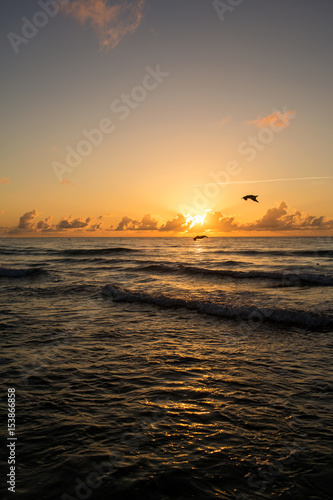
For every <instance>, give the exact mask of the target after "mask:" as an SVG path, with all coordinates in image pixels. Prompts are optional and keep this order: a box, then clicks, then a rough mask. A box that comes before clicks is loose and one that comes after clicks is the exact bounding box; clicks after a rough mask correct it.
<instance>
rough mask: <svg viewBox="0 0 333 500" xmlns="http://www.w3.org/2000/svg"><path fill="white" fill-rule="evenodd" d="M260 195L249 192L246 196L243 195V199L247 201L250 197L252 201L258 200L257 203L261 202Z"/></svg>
mask: <svg viewBox="0 0 333 500" xmlns="http://www.w3.org/2000/svg"><path fill="white" fill-rule="evenodd" d="M258 196H259V195H258V194H247V195H246V196H243V198H242V200H245V201H247V200H248V199H250V200H252V201H256V202H257V203H259V201H258V200H257V197H258Z"/></svg>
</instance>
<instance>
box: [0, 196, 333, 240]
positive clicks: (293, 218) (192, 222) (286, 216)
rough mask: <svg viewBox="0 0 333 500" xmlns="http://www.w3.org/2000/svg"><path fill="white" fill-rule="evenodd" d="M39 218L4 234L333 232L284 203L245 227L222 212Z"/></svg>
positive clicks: (323, 220) (28, 216) (330, 225)
mask: <svg viewBox="0 0 333 500" xmlns="http://www.w3.org/2000/svg"><path fill="white" fill-rule="evenodd" d="M36 217H38V212H37V210H36V209H33V210H31V211H30V212H26V213H25V214H23V215H22V216H21V217H20V219H19V222H18V225H17V226H16V227H12V228H6V227H2V228H0V229H1V232H2V233H3V234H13V235H16V234H18V235H20V234H24V233H33V232H35V233H50V232H52V233H63V232H66V231H80V230H83V231H88V232H95V233H99V232H103V231H112V232H116V231H158V232H161V233H185V234H191V233H194V232H201V231H212V232H213V233H219V232H220V233H230V232H234V233H237V232H240V231H241V232H244V231H247V232H251V231H269V232H276V231H297V230H298V231H304V232H306V231H311V230H330V229H333V220H332V219H328V218H327V217H324V216H323V215H320V216H314V215H309V214H306V213H303V212H300V211H299V210H292V209H290V208H289V207H288V206H287V204H286V203H285V202H284V201H282V202H281V203H280V204H279V205H278V206H277V207H273V208H269V209H268V210H267V212H266V213H265V214H264V215H263V216H262V217H261V218H259V219H257V220H256V221H254V222H250V223H244V224H241V223H239V222H237V221H236V219H235V217H227V216H226V215H224V214H223V213H222V212H213V211H211V212H206V215H205V219H204V222H203V224H201V221H199V222H198V221H196V219H195V217H192V218H191V217H189V216H185V215H184V214H177V216H176V217H175V218H173V219H171V220H168V221H166V222H165V223H164V224H160V225H159V223H158V221H157V219H154V218H153V217H152V216H151V214H146V215H145V216H144V217H142V219H141V220H136V219H131V218H130V217H127V216H124V217H123V218H122V219H121V221H120V222H119V223H118V225H117V226H116V227H115V228H114V226H108V227H103V220H104V218H103V216H98V217H97V218H92V217H87V218H86V219H80V218H75V219H72V217H68V218H67V219H61V220H60V221H59V222H58V223H57V224H52V218H51V217H46V218H45V219H43V220H39V221H38V222H37V221H35V219H36Z"/></svg>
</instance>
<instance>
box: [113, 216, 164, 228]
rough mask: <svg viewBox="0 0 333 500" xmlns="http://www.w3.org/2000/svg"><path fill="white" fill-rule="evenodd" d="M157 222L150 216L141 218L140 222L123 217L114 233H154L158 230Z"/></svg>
mask: <svg viewBox="0 0 333 500" xmlns="http://www.w3.org/2000/svg"><path fill="white" fill-rule="evenodd" d="M157 226H158V222H157V220H156V219H153V218H152V216H151V215H150V214H146V215H145V216H144V217H142V219H141V221H137V220H135V219H131V218H130V217H127V216H126V215H125V217H123V218H122V219H121V221H120V222H119V224H118V226H117V227H116V229H114V231H155V230H157V229H158V227H157Z"/></svg>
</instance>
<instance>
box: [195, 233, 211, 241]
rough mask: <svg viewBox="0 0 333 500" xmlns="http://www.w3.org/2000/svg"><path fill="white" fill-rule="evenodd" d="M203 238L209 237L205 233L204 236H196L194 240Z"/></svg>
mask: <svg viewBox="0 0 333 500" xmlns="http://www.w3.org/2000/svg"><path fill="white" fill-rule="evenodd" d="M202 238H208V236H206V235H205V234H203V235H202V236H195V237H194V238H193V239H194V241H197V240H202Z"/></svg>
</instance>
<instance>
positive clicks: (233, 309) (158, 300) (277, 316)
mask: <svg viewBox="0 0 333 500" xmlns="http://www.w3.org/2000/svg"><path fill="white" fill-rule="evenodd" d="M102 294H103V295H106V296H108V297H111V298H112V299H113V300H114V301H115V302H130V303H143V304H151V305H155V306H159V307H163V308H185V309H188V310H191V311H196V312H198V313H201V314H209V315H211V316H216V317H222V318H230V319H237V320H242V321H248V322H256V323H258V322H259V323H261V322H264V321H269V322H273V323H277V324H279V323H280V324H287V325H293V326H298V327H300V328H305V329H309V330H322V329H332V328H333V317H331V316H327V315H325V314H319V313H312V312H305V311H298V310H291V309H290V310H289V309H279V308H268V307H263V308H257V307H255V306H235V305H232V304H227V303H225V304H220V303H219V304H217V303H214V302H211V301H203V300H199V299H198V300H197V299H196V300H194V299H183V298H178V297H168V296H166V295H163V294H151V293H147V292H136V291H131V290H128V289H126V288H123V287H122V286H120V285H118V284H111V285H106V286H104V287H103V288H102Z"/></svg>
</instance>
